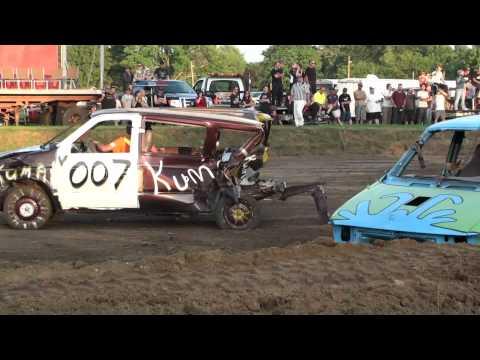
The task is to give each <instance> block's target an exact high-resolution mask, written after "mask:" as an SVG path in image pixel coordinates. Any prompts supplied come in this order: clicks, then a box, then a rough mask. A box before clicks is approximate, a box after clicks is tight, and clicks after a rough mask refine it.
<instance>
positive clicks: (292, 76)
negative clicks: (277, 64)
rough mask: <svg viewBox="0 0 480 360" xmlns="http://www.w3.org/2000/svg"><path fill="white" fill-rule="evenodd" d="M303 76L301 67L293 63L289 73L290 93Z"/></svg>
mask: <svg viewBox="0 0 480 360" xmlns="http://www.w3.org/2000/svg"><path fill="white" fill-rule="evenodd" d="M301 75H302V71H301V70H300V66H299V65H298V64H297V63H293V64H292V67H291V68H290V71H289V72H288V76H289V83H290V89H289V90H290V91H291V90H292V86H293V85H294V84H295V83H296V82H297V79H298V77H299V76H301Z"/></svg>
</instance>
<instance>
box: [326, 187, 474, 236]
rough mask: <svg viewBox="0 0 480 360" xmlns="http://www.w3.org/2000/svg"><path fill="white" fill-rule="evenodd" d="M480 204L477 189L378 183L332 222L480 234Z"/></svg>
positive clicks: (373, 226)
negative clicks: (479, 209)
mask: <svg viewBox="0 0 480 360" xmlns="http://www.w3.org/2000/svg"><path fill="white" fill-rule="evenodd" d="M412 200H413V201H412ZM406 204H410V205H406ZM479 205H480V192H477V191H468V190H459V189H449V188H440V187H423V186H421V187H420V186H418V187H415V186H400V185H388V184H384V183H381V182H376V183H374V184H372V185H370V186H368V187H367V188H366V189H364V190H363V191H361V192H360V193H358V194H357V195H355V196H354V197H353V198H351V199H350V200H348V201H347V202H346V203H345V204H343V205H342V206H340V208H338V210H336V211H335V212H334V213H333V215H332V216H331V218H330V222H331V223H332V224H334V225H346V226H355V227H362V228H374V229H382V230H392V231H402V232H415V233H425V234H439V235H473V234H476V233H480V212H479V211H478V208H479Z"/></svg>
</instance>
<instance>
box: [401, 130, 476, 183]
mask: <svg viewBox="0 0 480 360" xmlns="http://www.w3.org/2000/svg"><path fill="white" fill-rule="evenodd" d="M399 176H403V177H409V178H420V179H427V178H431V179H432V178H438V177H443V178H445V179H453V178H457V179H459V180H464V181H467V178H469V179H468V181H478V179H480V132H478V131H444V132H440V133H436V134H434V135H433V136H432V137H431V138H430V139H429V140H428V141H427V142H426V143H425V145H423V146H422V148H421V156H419V154H418V152H417V153H416V154H415V155H414V156H413V157H412V159H411V161H410V162H409V163H408V164H407V165H406V166H405V168H404V171H402V173H401V174H399Z"/></svg>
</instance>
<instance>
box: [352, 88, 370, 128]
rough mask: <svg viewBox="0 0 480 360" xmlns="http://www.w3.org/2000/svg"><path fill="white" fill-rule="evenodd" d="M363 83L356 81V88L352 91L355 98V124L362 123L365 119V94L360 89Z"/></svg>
mask: <svg viewBox="0 0 480 360" xmlns="http://www.w3.org/2000/svg"><path fill="white" fill-rule="evenodd" d="M362 88H363V84H362V83H361V82H359V83H358V89H357V90H355V92H354V93H353V98H354V99H355V120H356V122H357V124H363V123H364V122H365V121H366V120H367V104H366V101H367V94H366V93H365V91H363V90H362Z"/></svg>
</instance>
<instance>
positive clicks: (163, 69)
mask: <svg viewBox="0 0 480 360" xmlns="http://www.w3.org/2000/svg"><path fill="white" fill-rule="evenodd" d="M153 76H154V77H155V79H157V80H169V79H170V68H169V66H168V65H167V64H165V62H164V61H163V60H161V61H160V65H159V66H158V67H157V68H156V69H155V71H154V72H153Z"/></svg>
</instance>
